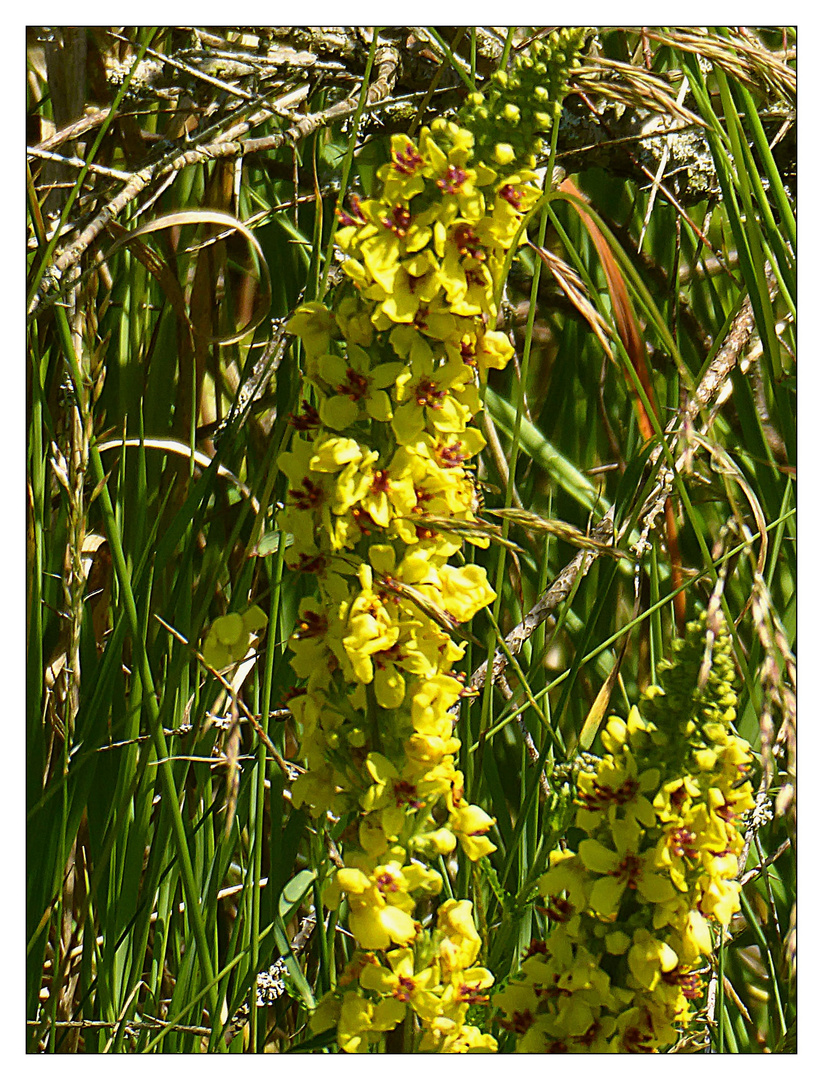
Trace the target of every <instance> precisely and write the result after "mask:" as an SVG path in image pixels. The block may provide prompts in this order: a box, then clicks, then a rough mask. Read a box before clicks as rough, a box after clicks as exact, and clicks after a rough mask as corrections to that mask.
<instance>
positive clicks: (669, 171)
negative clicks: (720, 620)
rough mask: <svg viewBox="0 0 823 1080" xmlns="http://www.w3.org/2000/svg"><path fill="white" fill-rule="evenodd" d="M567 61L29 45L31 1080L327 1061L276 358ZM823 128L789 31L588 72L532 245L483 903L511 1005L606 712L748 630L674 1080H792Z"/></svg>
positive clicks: (468, 736) (497, 458) (457, 46)
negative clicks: (721, 892) (735, 900)
mask: <svg viewBox="0 0 823 1080" xmlns="http://www.w3.org/2000/svg"><path fill="white" fill-rule="evenodd" d="M542 32H543V31H542V30H541V29H540V28H538V29H526V28H522V29H514V28H505V27H504V28H480V27H477V28H471V27H470V28H455V27H438V28H421V27H394V28H391V29H390V30H383V31H381V32H380V34H379V36H377V35H376V34H375V32H374V31H373V30H372V28H345V27H338V28H324V29H320V30H308V29H299V28H271V27H269V28H260V27H258V28H244V29H238V28H225V27H223V28H159V29H149V28H141V29H133V28H93V29H90V28H82V27H80V28H59V27H53V28H29V31H28V42H27V57H28V68H27V86H28V106H27V122H28V133H27V136H28V137H27V141H28V144H29V147H28V156H27V198H28V215H29V216H28V234H27V267H28V277H27V288H28V358H27V379H28V386H27V392H28V397H27V410H28V411H27V420H28V469H27V498H28V501H27V511H28V518H27V542H28V549H27V552H28V566H27V586H28V594H27V660H28V668H27V684H26V685H27V757H26V786H27V812H28V818H27V845H28V848H27V850H28V857H27V932H26V933H27V949H28V953H27V955H28V968H27V973H28V974H27V987H26V996H27V1017H28V1029H27V1045H28V1047H29V1048H30V1049H31V1050H33V1051H37V1050H40V1051H44V1050H45V1051H50V1052H55V1051H56V1052H83V1051H86V1052H95V1053H96V1052H103V1051H114V1052H123V1051H129V1052H133V1051H146V1050H151V1049H154V1050H162V1051H167V1052H193V1051H206V1050H211V1051H217V1050H222V1051H225V1050H228V1051H229V1052H243V1051H244V1050H246V1051H249V1050H250V1051H255V1050H256V1051H262V1050H264V1049H267V1050H274V1051H279V1052H283V1051H289V1050H295V1049H299V1048H301V1047H302V1048H304V1049H318V1048H320V1045H322V1044H321V1043H317V1044H312V1043H310V1041H309V1036H308V1034H307V1032H306V1018H307V1015H308V1013H307V1008H310V1007H311V1005H312V1003H313V1001H314V1000H315V996H316V995H317V996H319V993H320V992H322V989H323V988H324V987H323V979H324V974H323V973H324V972H325V971H326V970H327V967H328V964H329V950H330V949H331V951H332V953H333V952H334V948H335V927H334V925H331V926H330V927H329V928H328V933H322V932H319V931H318V929H317V927H316V924H315V918H314V912H315V911H319V910H320V899H319V898H320V892H321V887H322V883H323V881H324V879H325V877H326V876H327V875H328V871H329V867H330V866H331V860H332V855H333V843H332V841H330V839H329V834H328V833H326V831H325V829H324V828H321V827H320V825H319V824H318V823H317V822H316V821H312V820H311V819H310V818H309V817H308V816H307V815H306V814H305V813H304V812H303V811H302V810H298V809H295V808H294V807H293V806H292V804H291V801H290V785H291V783H292V781H293V780H294V778H295V776H296V775H297V774H298V768H299V758H298V756H297V732H296V731H295V730H294V725H293V721H292V718H291V716H290V714H289V711H288V707H287V697H288V693H289V691H290V689H291V688H292V687H293V685H294V682H295V680H294V675H293V672H292V670H291V668H290V667H289V666H288V655H287V653H286V648H285V643H286V641H287V639H288V637H289V634H290V632H291V630H292V628H293V625H294V622H295V615H296V611H297V607H298V604H299V601H300V599H301V598H302V595H303V593H304V591H305V588H306V583H305V582H304V581H303V580H300V579H298V578H297V577H296V576H294V575H292V576H290V575H288V574H285V575H284V574H283V572H282V571H283V555H284V550H285V545H286V543H287V542H288V540H287V538H286V537H285V536H283V535H281V533H280V532H279V531H278V528H277V523H276V519H275V510H276V508H277V506H278V504H279V503H281V502H282V500H283V498H284V495H285V483H286V482H285V478H284V477H283V476H282V474H279V473H278V472H277V469H276V467H275V461H276V458H277V456H278V454H279V453H280V452H281V450H282V448H283V446H284V440H285V438H286V436H287V433H288V426H287V418H288V415H289V413H290V412H291V411H292V410H293V409H294V408H295V406H296V402H297V396H298V392H299V387H300V371H299V366H298V355H297V352H296V350H295V349H294V348H293V346H292V339H291V338H287V336H286V335H285V334H284V331H283V327H284V324H285V321H286V320H287V318H288V316H289V315H290V313H292V312H293V311H294V309H295V307H296V306H297V305H298V304H299V303H300V302H301V301H303V300H312V299H319V298H322V297H323V296H324V295H326V294H327V291H328V290H329V289H331V288H333V287H334V285H335V283H336V281H337V280H338V278H339V274H340V271H339V263H338V260H337V259H336V256H335V252H334V248H333V243H332V236H333V232H334V229H335V226H336V218H335V209H336V208H340V207H341V206H342V205H343V200H344V197H345V196H346V194H347V193H349V192H352V191H356V192H360V193H365V194H370V193H371V192H372V191H373V189H374V185H375V176H376V170H377V169H378V167H379V166H380V164H381V163H383V162H384V161H385V160H386V159H387V154H388V149H387V148H388V142H389V136H390V134H391V133H393V132H398V131H403V132H410V131H411V132H413V131H416V130H417V129H418V128H419V126H420V125H421V124H423V123H427V122H430V121H431V119H432V117H434V116H438V115H450V113H451V112H452V111H453V110H454V109H455V108H457V107H458V106H459V105H460V103H461V102H462V101H463V99H464V98H465V96H466V94H467V93H468V92H469V89H470V88H472V87H474V86H483V85H484V84H485V83H486V82H487V80H488V78H489V77H490V75H491V73H492V72H493V71H495V70H496V69H498V68H499V67H505V65H506V63H507V62H508V59H509V58H510V56H512V55H514V54H515V53H516V52H517V51H518V50H522V49H527V48H528V45H529V41H530V39H531V38H533V37H534V36H535V35H536V34H540V33H542ZM795 93H796V78H795V37H794V32H793V31H792V30H791V29H783V28H773V27H772V28H762V27H760V28H750V29H745V28H734V29H729V28H723V27H720V28H712V29H700V30H698V29H695V28H689V29H685V30H683V29H680V30H676V29H662V28H657V27H649V28H644V29H641V28H610V29H608V30H601V31H599V32H596V31H594V30H593V31H592V33H591V35H590V38H589V42H588V45H587V48H586V53H585V56H584V57H583V63H582V66H580V67H578V68H577V69H575V71H574V72H573V73H572V76H571V78H570V81H569V88H568V93H567V96H566V98H565V101H564V109H563V112H562V116H561V121H560V125H559V129H558V131H557V144H556V154H555V159H554V166H555V173H554V176H553V180H554V183H555V185H559V184H560V183H561V182H563V181H566V182H568V181H571V182H572V184H573V187H572V188H569V189H567V190H571V191H573V192H575V193H576V194H577V195H578V196H579V197H580V199H582V200H583V201H578V202H577V203H575V201H574V200H573V199H569V200H559V201H555V202H552V203H550V204H549V205H548V206H546V207H545V209H544V210H543V211H542V212H541V213H540V214H538V215H536V216H535V218H534V220H533V222H532V225H531V226H530V230H529V235H530V240H531V243H530V244H527V245H524V246H523V247H522V248H521V249H520V253H519V255H518V257H517V259H516V260H515V261H514V264H513V266H512V272H511V275H510V278H509V285H508V290H507V295H506V298H505V304H504V311H503V314H502V317H501V327H502V328H504V329H506V330H507V331H510V332H511V333H512V334H513V340H514V342H515V345H516V349H517V353H516V362H515V363H513V364H511V365H509V367H508V369H507V370H505V371H502V372H492V377H491V378H490V381H489V386H488V389H487V392H486V396H485V406H486V412H485V414H484V416H483V418H482V424H483V430H484V433H485V435H486V438H487V441H488V446H487V448H486V450H485V451H483V453H482V454H481V456H480V462H479V467H478V479H479V481H480V482H481V485H480V486H481V488H482V490H483V493H484V499H485V504H486V507H487V511H488V512H487V520H488V521H489V522H490V523H493V524H497V525H501V523H503V522H504V521H505V525H504V528H505V530H506V535H508V536H509V537H510V539H511V541H513V542H515V543H516V550H513V549H512V547H511V546H509V547H506V546H500V545H492V547H491V548H490V549H489V551H488V552H487V553H485V555H484V554H483V553H475V558H478V557H479V558H480V560H481V561H482V560H485V563H486V566H487V568H488V572H489V577H490V579H491V580H492V581H493V582H494V583H495V584H496V585H497V587H498V592H499V599H498V602H497V603H496V605H495V607H494V609H493V616H494V619H495V620H496V621H497V624H498V626H499V630H500V632H501V633H502V634H503V635H509V634H511V632H512V631H513V630H515V628H516V627H517V626H518V624H519V623H521V621H523V620H524V621H526V623H527V631H526V633H525V634H521V635H520V638H518V639H517V643H518V646H521V645H522V648H521V652H520V655H519V657H518V658H517V661H516V662H515V661H514V660H513V659H510V658H508V657H506V656H505V654H504V652H502V651H501V652H500V657H501V663H502V665H503V666H504V667H506V666H507V671H506V673H505V676H501V677H500V678H499V679H498V680H497V682H496V688H495V689H492V682H491V681H490V680H489V681H486V682H484V681H483V679H482V678H481V676H482V672H481V673H480V676H478V678H477V683H478V685H479V686H480V687H481V689H482V695H481V697H480V699H479V700H478V702H477V703H476V704H474V705H473V706H472V707H471V708H468V709H466V711H465V713H464V714H463V720H462V724H463V725H464V726H463V727H462V730H461V739H462V742H463V748H462V751H461V754H462V757H461V768H462V769H463V771H464V773H465V775H466V778H467V785H468V787H470V789H471V798H472V800H473V801H474V802H476V803H479V804H480V805H482V806H484V807H486V808H487V809H488V810H489V812H490V813H493V814H494V816H495V817H496V819H497V826H496V830H495V834H494V839H495V842H496V843H497V845H498V850H497V851H496V852H495V853H494V854H493V855H492V856H491V857H490V861H489V864H488V866H487V867H485V868H483V869H481V870H479V871H472V872H471V873H470V872H469V870H468V869H467V868H465V867H461V868H460V869H459V870H458V871H457V877H456V878H454V880H453V881H452V884H453V886H454V890H455V895H460V896H467V895H468V896H471V897H472V899H473V900H474V903H475V908H476V910H478V911H480V912H483V921H484V926H483V934H484V935H485V937H486V940H488V941H491V942H492V946H491V948H490V950H489V955H488V956H487V958H486V963H487V964H488V965H489V966H490V967H492V968H494V969H495V975H496V978H497V979H498V981H501V980H502V979H504V978H505V976H506V974H507V973H508V968H509V964H510V958H511V956H513V955H516V953H517V949H518V946H521V947H524V946H525V945H526V944H527V943H528V941H529V939H530V936H531V925H532V923H531V920H532V907H533V897H532V898H531V899H530V898H529V882H531V881H533V878H534V868H535V867H536V866H538V865H539V864H540V861H541V859H544V858H545V853H546V851H547V850H548V846H549V845H550V844H551V843H553V841H554V837H555V836H556V835H557V829H558V828H559V825H558V822H559V821H560V820H561V818H562V814H563V813H564V812H565V810H564V807H563V799H562V785H561V783H560V781H559V780H558V777H561V776H562V770H561V769H558V770H556V772H555V773H554V774H551V775H549V776H548V777H547V776H546V775H545V773H544V766H545V765H546V764H547V762H548V763H549V765H551V763H555V764H558V765H559V764H560V763H562V761H563V758H564V756H565V755H567V754H569V755H570V754H571V753H572V752H573V750H574V748H575V747H576V746H577V745H578V743H579V742H580V741H581V733H582V734H583V739H582V742H583V745H585V746H587V745H589V742H590V735H591V731H592V729H593V726H594V725H595V724H596V721H597V719H598V717H599V716H600V715H601V713H602V712H603V710H604V709H605V707H606V706H605V701H604V698H605V697H606V696H607V695H608V696H610V699H611V705H610V708H611V709H612V710H614V711H616V712H619V713H621V714H622V715H625V713H626V711H627V710H628V707H629V705H630V704H631V703H632V702H634V701H635V700H636V699H637V696H638V694H639V692H640V691H641V690H642V689H643V688H644V687H646V686H648V685H649V684H650V683H653V682H654V681H655V678H656V671H657V668H658V666H659V664H660V661H661V660H662V659H663V658H665V657H666V656H667V655H669V652H670V642H671V640H672V637H673V636H674V635H675V634H676V632H677V628H678V625H682V620H683V618H684V617H685V616H688V617H691V615H692V614H693V613H694V612H695V611H697V610H698V609H701V608H705V607H706V605H707V604H708V602H709V599H710V597H711V596H715V598H717V599H719V601H720V602H721V604H722V607H723V610H724V612H725V615H726V619H727V621H728V623H729V625H730V627H732V628H733V636H734V656H735V663H736V666H737V670H738V676H739V693H740V708H739V719H738V730H739V732H740V734H741V735H743V736H744V737H745V738H746V739H748V740H749V741H750V742H751V743H752V744H753V745H754V746H755V747H756V749H757V755H758V769H757V774H756V784H755V786H756V787H757V788H758V789H759V795H758V805H757V809H756V811H755V812H754V813H753V814H752V815H751V820H750V821H749V822H748V825H747V833H746V840H747V859H746V861H745V865H743V866H742V867H741V874H742V878H741V880H742V881H743V883H744V888H743V894H742V900H743V902H742V910H741V912H740V914H739V916H736V917H735V919H734V921H733V923H732V926H731V932H730V937H729V938H728V940H727V941H725V942H724V943H722V945H721V948H720V950H719V955H718V958H717V962H716V964H715V965H714V966H713V969H712V971H711V972H710V973H709V975H708V979H709V996H708V1000H707V1002H706V1008H705V1012H704V1017H705V1023H704V1024H702V1025H698V1027H697V1028H696V1029H695V1030H694V1031H691V1032H689V1033H687V1034H686V1035H684V1039H683V1040H682V1042H681V1044H679V1046H678V1047H677V1048H676V1049H679V1050H700V1049H704V1048H706V1047H707V1046H713V1047H714V1049H720V1050H731V1051H739V1052H752V1053H755V1052H761V1051H772V1052H774V1051H781V1050H782V1051H786V1050H788V1049H790V1048H791V1047H792V1045H793V1042H792V1040H793V1021H794V1015H795V1006H794V974H795V957H794V942H795V928H794V920H795V907H794V891H795V863H794V842H795V811H794V784H795V757H794V752H795V708H794V701H795V698H794V678H795V664H794V651H795V628H796V596H797V594H796V584H797V582H796V544H795V531H796V522H795V516H794V512H795V483H796V468H795V465H796V433H795V415H796V401H795V296H796V280H795V278H796V225H795V160H796V137H795ZM543 164H545V162H544V163H543ZM586 204H588V206H589V207H590V210H591V215H587V214H586V213H585V211H584V210H583V207H584V205H586ZM645 372H648V378H646V376H645V374H644V373H645ZM664 446H665V448H666V449H665V450H662V449H661V448H662V447H664ZM501 508H515V509H521V510H523V511H525V513H524V514H523V515H522V516H520V517H519V518H518V517H516V516H515V517H512V516H509V518H508V519H501V518H500V517H499V516H495V515H494V511H495V510H499V509H501ZM606 515H608V520H607V525H606V528H605V531H603V526H602V525H600V526H599V528H600V531H598V523H600V522H601V521H602V519H603V518H604V516H606ZM612 523H613V526H612ZM612 541H616V543H615V546H616V547H617V557H615V551H614V547H613V546H612ZM581 570H582V571H585V573H584V574H583V573H579V571H581ZM250 604H256V605H258V606H259V607H261V608H262V609H263V610H264V611H265V612H266V613H267V614H268V616H269V623H268V630H267V633H266V635H265V637H264V638H263V639H262V640H261V641H260V642H259V649H258V652H257V654H256V659H255V660H254V661H253V662H252V663H250V664H248V665H244V666H243V667H242V668H241V669H240V671H239V672H238V673H237V674H236V675H235V676H234V677H233V680H232V683H231V684H230V685H225V681H221V680H219V679H218V678H217V676H216V675H215V672H214V671H213V670H212V669H210V668H209V666H208V665H206V664H204V662H203V658H202V656H201V655H199V650H200V649H202V641H203V639H204V635H205V633H206V631H207V629H208V627H209V625H210V624H211V623H212V622H213V621H214V619H215V618H216V617H218V616H220V615H223V614H225V613H227V612H229V611H233V610H238V611H244V610H246V609H247V608H248V606H249V605H250ZM530 613H531V618H529V615H530ZM484 620H485V616H484V617H482V618H478V619H477V620H476V623H477V627H476V628H475V633H478V632H479V633H481V634H483V635H485V633H486V632H487V630H488V627H489V623H488V622H487V621H484ZM478 628H479V629H478ZM523 639H525V640H523ZM492 641H494V638H493V637H492ZM512 651H516V649H515V646H512ZM467 657H468V662H467V664H466V672H467V676H468V677H471V675H472V673H473V672H477V671H478V669H479V668H480V665H481V664H482V663H483V661H484V659H485V653H483V652H481V651H480V650H479V649H477V648H475V647H473V646H470V648H469V652H468V653H467ZM525 688H528V698H529V700H528V701H527V699H526V691H525ZM545 772H546V773H550V772H551V770H550V768H546V770H545ZM192 944H194V945H195V946H196V947H194V948H193V947H192ZM495 965H496V966H495Z"/></svg>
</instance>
